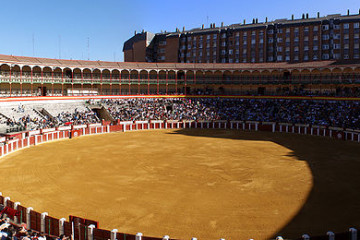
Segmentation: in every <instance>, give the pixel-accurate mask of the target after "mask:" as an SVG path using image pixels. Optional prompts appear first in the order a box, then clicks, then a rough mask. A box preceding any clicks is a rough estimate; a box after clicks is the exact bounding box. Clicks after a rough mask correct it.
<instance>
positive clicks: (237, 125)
mask: <svg viewBox="0 0 360 240" xmlns="http://www.w3.org/2000/svg"><path fill="white" fill-rule="evenodd" d="M236 129H237V130H239V123H238V122H237V123H236Z"/></svg>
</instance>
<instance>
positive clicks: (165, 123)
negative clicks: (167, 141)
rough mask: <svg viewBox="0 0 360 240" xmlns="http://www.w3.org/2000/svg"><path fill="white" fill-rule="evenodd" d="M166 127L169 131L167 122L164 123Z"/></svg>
mask: <svg viewBox="0 0 360 240" xmlns="http://www.w3.org/2000/svg"><path fill="white" fill-rule="evenodd" d="M164 126H165V129H168V127H167V122H166V121H165V122H164Z"/></svg>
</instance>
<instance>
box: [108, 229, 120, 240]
mask: <svg viewBox="0 0 360 240" xmlns="http://www.w3.org/2000/svg"><path fill="white" fill-rule="evenodd" d="M117 232H118V230H117V229H113V230H111V235H110V240H116V233H117Z"/></svg>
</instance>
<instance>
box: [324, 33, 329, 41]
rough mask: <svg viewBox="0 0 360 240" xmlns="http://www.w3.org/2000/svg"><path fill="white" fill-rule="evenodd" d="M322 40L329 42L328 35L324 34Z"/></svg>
mask: <svg viewBox="0 0 360 240" xmlns="http://www.w3.org/2000/svg"><path fill="white" fill-rule="evenodd" d="M322 39H323V40H329V39H330V36H329V34H324V35H323V36H322Z"/></svg>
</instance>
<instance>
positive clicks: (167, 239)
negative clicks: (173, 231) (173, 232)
mask: <svg viewBox="0 0 360 240" xmlns="http://www.w3.org/2000/svg"><path fill="white" fill-rule="evenodd" d="M169 239H170V237H169V236H168V235H165V236H163V238H162V240H169Z"/></svg>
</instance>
